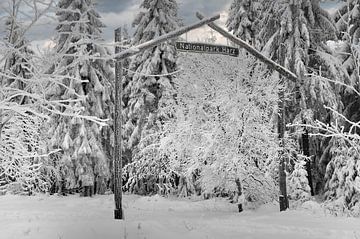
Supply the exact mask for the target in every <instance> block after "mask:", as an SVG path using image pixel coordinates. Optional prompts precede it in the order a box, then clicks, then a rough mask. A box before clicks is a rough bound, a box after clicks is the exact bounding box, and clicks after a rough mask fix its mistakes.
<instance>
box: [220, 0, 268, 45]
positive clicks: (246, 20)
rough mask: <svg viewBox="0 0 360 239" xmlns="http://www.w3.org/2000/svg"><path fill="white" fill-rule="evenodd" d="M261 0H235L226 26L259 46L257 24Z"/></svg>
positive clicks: (248, 41) (250, 42)
mask: <svg viewBox="0 0 360 239" xmlns="http://www.w3.org/2000/svg"><path fill="white" fill-rule="evenodd" d="M261 3H262V1H261V0H256V1H250V0H233V2H232V4H231V6H230V9H229V16H228V19H227V21H226V26H227V28H228V30H229V31H230V32H232V33H233V34H234V35H235V36H237V37H239V38H241V39H242V40H244V41H246V42H247V43H249V44H251V45H253V46H255V47H257V46H258V44H257V42H256V40H257V39H256V34H257V33H258V29H257V24H258V23H259V15H260V13H261Z"/></svg>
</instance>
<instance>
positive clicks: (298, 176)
mask: <svg viewBox="0 0 360 239" xmlns="http://www.w3.org/2000/svg"><path fill="white" fill-rule="evenodd" d="M305 160H306V159H305V158H300V159H299V160H298V161H296V162H295V165H294V170H293V171H292V172H291V174H290V175H289V176H288V194H289V199H290V200H293V201H294V202H293V204H292V205H294V206H295V207H296V206H297V205H298V204H302V203H304V202H305V201H308V200H310V198H311V189H310V186H309V181H308V178H307V175H308V174H307V171H306V168H305V165H306V161H305Z"/></svg>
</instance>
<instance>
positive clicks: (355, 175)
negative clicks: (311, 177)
mask: <svg viewBox="0 0 360 239" xmlns="http://www.w3.org/2000/svg"><path fill="white" fill-rule="evenodd" d="M332 141H333V142H332V143H333V146H332V147H331V149H330V152H329V153H330V155H329V156H330V157H331V161H330V162H329V163H328V165H327V168H326V175H325V179H326V185H325V198H326V203H325V206H326V208H327V209H328V210H330V212H331V213H333V214H345V215H352V216H360V196H359V195H360V176H359V172H360V163H359V162H360V161H359V153H358V150H359V148H358V146H357V144H358V142H356V141H355V142H354V143H355V144H354V145H349V142H346V141H345V140H344V139H342V138H333V139H332Z"/></svg>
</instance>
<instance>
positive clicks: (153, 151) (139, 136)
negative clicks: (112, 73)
mask: <svg viewBox="0 0 360 239" xmlns="http://www.w3.org/2000/svg"><path fill="white" fill-rule="evenodd" d="M141 7H142V8H143V11H141V12H140V13H139V14H138V16H137V17H136V19H135V20H134V22H133V26H136V27H137V28H136V31H135V33H134V36H133V39H132V44H133V45H137V44H140V43H143V42H146V41H149V40H152V39H155V38H157V37H159V36H161V35H164V34H166V33H168V32H171V31H173V30H175V29H176V28H178V18H177V10H178V7H177V4H176V1H175V0H144V1H143V3H142V4H141ZM129 68H130V69H129V71H128V77H129V78H130V79H129V81H128V84H127V85H126V86H125V89H124V95H125V96H126V98H127V100H126V101H125V102H124V111H125V114H126V116H125V119H126V124H125V138H126V140H125V141H126V144H125V148H126V149H125V150H128V151H130V152H131V157H132V159H131V161H132V162H131V163H130V164H128V165H127V166H126V167H125V172H126V173H127V174H128V175H127V177H126V179H125V180H127V187H125V188H126V189H127V190H129V191H131V192H135V193H143V194H144V193H153V192H157V191H159V190H160V189H159V187H158V186H157V183H159V180H163V179H162V176H161V175H162V174H163V170H165V169H164V167H165V166H166V164H167V163H166V162H165V160H166V157H165V156H164V157H162V156H159V154H158V153H157V152H158V143H157V142H158V141H159V139H160V134H161V132H162V125H163V124H164V122H165V121H167V120H168V119H169V118H171V117H173V116H172V113H171V112H170V111H169V112H164V111H162V110H159V109H163V108H164V107H165V108H166V105H168V104H169V103H170V102H172V101H174V95H175V89H174V82H173V79H174V75H172V74H171V73H173V72H174V71H176V49H175V46H174V44H173V42H166V43H163V44H161V45H159V46H156V47H154V48H152V49H150V50H146V51H145V52H143V53H140V54H138V55H136V56H135V57H134V58H133V59H132V61H131V63H130V66H129ZM157 75H162V76H157ZM160 178H161V179H160Z"/></svg>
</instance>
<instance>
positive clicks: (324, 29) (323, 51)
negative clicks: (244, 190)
mask: <svg viewBox="0 0 360 239" xmlns="http://www.w3.org/2000/svg"><path fill="white" fill-rule="evenodd" d="M336 38H337V30H336V27H335V24H334V22H333V21H332V19H331V18H330V16H329V14H328V13H327V12H326V11H325V10H323V9H322V8H321V7H320V4H319V1H318V0H298V1H291V0H281V1H266V6H265V11H264V18H263V19H262V26H261V31H260V33H259V41H261V42H262V44H261V45H262V51H263V53H264V54H265V55H267V56H268V57H270V58H271V59H273V60H274V61H276V62H278V63H280V64H281V65H283V66H285V67H286V68H288V69H290V70H291V71H292V72H294V73H296V75H297V76H298V79H299V80H298V81H297V82H290V81H289V80H286V79H285V80H284V82H285V83H284V85H285V91H286V95H288V97H287V101H286V110H285V111H286V114H285V115H286V123H300V124H303V123H305V124H308V123H311V122H313V121H314V120H324V121H329V120H331V119H333V117H332V116H331V113H330V112H329V111H328V110H326V108H324V107H323V106H324V105H326V106H329V107H332V108H334V109H341V108H342V104H341V101H340V100H341V99H340V97H339V95H338V94H337V93H338V92H339V87H338V85H335V84H333V83H330V82H329V81H326V80H321V79H319V78H316V77H311V76H312V75H321V76H323V77H328V78H330V79H336V80H338V81H341V82H342V81H343V79H344V77H345V75H346V74H345V73H344V72H343V71H342V70H341V66H340V65H339V64H338V61H337V60H336V59H335V57H332V56H331V54H330V53H331V51H330V50H329V49H328V47H327V46H326V45H325V42H326V41H327V40H334V39H336ZM310 75H311V76H310ZM303 130H304V129H303ZM306 135H307V132H306V129H305V132H304V134H302V141H303V144H302V145H303V146H305V145H310V146H311V145H315V144H314V143H312V142H310V144H309V143H308V142H306V141H307V137H306ZM315 150H319V149H316V148H314V147H310V148H309V151H308V152H305V151H307V150H306V147H303V149H302V151H303V154H304V155H306V156H310V154H315ZM320 151H321V149H320ZM320 154H321V153H320ZM307 168H308V173H310V165H308V166H307ZM310 175H311V174H309V181H310V180H311V177H310Z"/></svg>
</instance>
